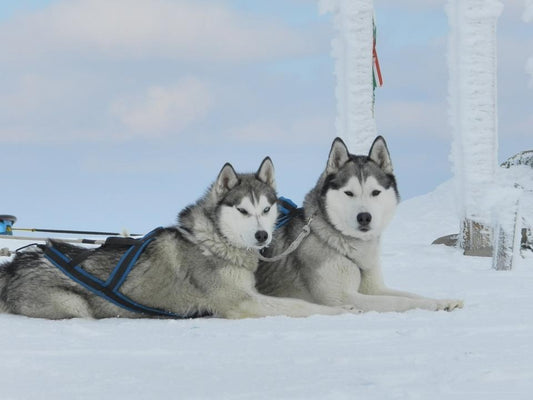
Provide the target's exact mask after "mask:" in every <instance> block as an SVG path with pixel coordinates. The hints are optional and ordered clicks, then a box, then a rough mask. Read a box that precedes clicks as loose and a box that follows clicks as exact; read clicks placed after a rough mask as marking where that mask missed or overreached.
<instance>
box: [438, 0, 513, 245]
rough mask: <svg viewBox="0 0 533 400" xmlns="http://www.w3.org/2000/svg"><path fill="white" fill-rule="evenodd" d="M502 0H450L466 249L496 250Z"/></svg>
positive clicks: (453, 109)
mask: <svg viewBox="0 0 533 400" xmlns="http://www.w3.org/2000/svg"><path fill="white" fill-rule="evenodd" d="M502 9H503V5H502V4H501V3H500V1H498V0H448V4H447V9H446V11H447V13H448V18H449V23H450V37H449V45H448V60H449V70H450V81H449V110H450V122H451V126H452V131H453V145H452V154H451V161H452V164H453V171H454V175H455V181H456V188H457V199H458V206H459V210H460V213H461V218H462V220H463V223H462V224H461V235H460V237H459V239H460V242H461V244H462V245H463V247H464V249H465V253H466V254H468V253H471V254H478V252H479V251H481V252H488V254H487V255H491V254H492V253H491V252H490V246H491V237H490V235H491V229H490V224H491V223H492V222H491V210H490V205H489V204H488V202H487V196H488V195H489V192H490V190H491V189H492V188H493V184H494V181H495V174H496V168H497V152H498V126H497V121H498V120H497V102H496V95H497V79H496V63H497V59H496V23H497V19H498V17H499V15H500V14H501V12H502Z"/></svg>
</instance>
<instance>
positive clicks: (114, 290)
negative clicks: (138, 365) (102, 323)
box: [44, 228, 198, 319]
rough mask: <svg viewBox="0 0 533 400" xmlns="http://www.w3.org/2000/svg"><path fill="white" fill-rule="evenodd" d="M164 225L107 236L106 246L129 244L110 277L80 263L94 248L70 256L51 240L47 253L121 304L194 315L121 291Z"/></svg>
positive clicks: (80, 280) (74, 275)
mask: <svg viewBox="0 0 533 400" xmlns="http://www.w3.org/2000/svg"><path fill="white" fill-rule="evenodd" d="M162 229H163V228H156V229H154V230H153V231H151V232H150V233H148V234H147V235H146V236H144V237H143V238H141V239H133V238H120V237H111V238H108V239H107V240H106V243H105V244H104V245H103V246H109V245H115V246H116V245H119V246H120V245H128V246H130V247H129V249H128V250H127V251H126V252H125V253H124V254H123V256H122V257H121V259H120V260H119V262H118V264H117V265H116V266H115V268H114V269H113V271H112V272H111V274H110V275H109V277H108V278H107V280H106V281H105V282H104V281H102V280H100V279H98V278H96V277H95V276H93V275H91V274H90V273H88V272H87V271H85V270H84V269H83V268H82V267H81V265H80V264H81V263H82V262H83V261H84V260H85V259H87V257H89V255H91V254H92V253H93V252H94V250H87V251H86V252H83V253H82V254H80V256H78V257H75V258H73V259H70V258H69V257H67V256H66V255H65V254H63V253H62V252H60V251H59V250H58V249H56V248H55V247H54V246H53V245H52V244H48V245H46V246H45V249H44V256H45V257H46V258H47V259H48V260H49V261H50V262H51V263H52V264H53V265H54V266H56V267H57V268H58V269H60V270H61V271H62V272H63V273H64V274H65V275H66V276H68V277H69V278H70V279H72V280H73V281H75V282H77V283H79V284H80V285H82V286H83V287H84V288H86V289H87V290H89V291H91V292H92V293H94V294H96V295H98V296H100V297H102V298H104V299H106V300H108V301H110V302H111V303H113V304H115V305H117V306H119V307H122V308H124V309H126V310H128V311H133V312H136V313H142V314H146V315H150V316H156V317H170V318H179V319H184V318H195V317H197V316H198V315H191V316H189V315H187V316H185V315H179V314H175V313H172V312H170V311H164V310H160V309H157V308H153V307H148V306H145V305H142V304H139V303H137V302H135V301H133V300H132V299H130V298H129V297H127V296H125V295H123V294H122V293H120V291H119V290H120V287H121V286H122V284H123V283H124V281H125V280H126V278H127V277H128V274H129V273H130V271H131V270H132V268H133V267H134V265H135V263H136V262H137V259H138V258H139V256H140V255H141V253H142V252H143V251H144V249H145V248H146V246H148V244H150V242H151V241H152V240H154V238H155V235H156V234H157V233H158V232H159V231H161V230H162Z"/></svg>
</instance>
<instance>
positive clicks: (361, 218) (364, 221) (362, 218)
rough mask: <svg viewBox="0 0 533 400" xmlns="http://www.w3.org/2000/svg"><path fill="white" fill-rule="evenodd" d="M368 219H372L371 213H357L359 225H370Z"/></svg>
mask: <svg viewBox="0 0 533 400" xmlns="http://www.w3.org/2000/svg"><path fill="white" fill-rule="evenodd" d="M370 221H372V215H370V213H367V212H363V213H359V214H357V222H359V225H361V226H368V225H370Z"/></svg>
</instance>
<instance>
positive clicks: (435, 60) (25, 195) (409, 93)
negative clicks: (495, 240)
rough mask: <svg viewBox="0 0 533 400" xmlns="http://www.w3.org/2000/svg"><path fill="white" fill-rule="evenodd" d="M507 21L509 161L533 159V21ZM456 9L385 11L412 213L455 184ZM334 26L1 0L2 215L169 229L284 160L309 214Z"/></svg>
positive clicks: (399, 168) (220, 10)
mask: <svg viewBox="0 0 533 400" xmlns="http://www.w3.org/2000/svg"><path fill="white" fill-rule="evenodd" d="M503 3H504V5H505V9H504V13H503V14H502V16H501V18H500V20H499V28H498V38H499V50H498V54H499V61H500V62H499V126H500V129H499V130H500V159H501V160H503V159H505V158H507V157H508V156H510V155H512V154H514V153H516V152H518V151H521V150H525V149H531V148H533V116H532V115H533V113H532V112H531V110H532V109H533V101H532V99H533V85H532V83H531V80H532V79H533V78H532V77H531V76H529V75H528V74H527V73H526V63H527V59H528V57H533V23H529V24H527V23H525V22H524V21H523V19H522V14H523V12H524V2H522V1H516V0H508V1H503ZM444 5H445V0H440V1H439V0H427V1H422V0H398V1H394V2H391V1H386V0H376V1H375V7H376V18H377V24H378V52H379V56H380V61H381V66H382V70H383V74H384V79H385V85H384V87H383V88H380V89H379V90H378V92H377V94H376V120H377V127H378V131H379V133H380V134H382V135H383V136H384V137H385V138H386V139H387V141H388V143H389V148H390V151H391V154H392V158H393V162H394V165H395V169H396V173H397V177H398V181H399V185H400V192H401V194H402V197H403V198H404V199H407V198H410V197H413V196H416V195H420V194H424V193H427V192H429V191H431V190H433V189H434V188H435V187H436V186H437V185H439V184H440V183H442V182H444V181H446V180H447V179H449V178H450V177H451V166H450V163H449V161H448V154H449V152H450V142H451V132H450V128H449V125H448V123H447V103H446V101H447V79H448V76H447V67H446V41H447V31H448V25H447V19H446V15H445V13H444ZM331 22H332V21H331V16H330V15H319V13H318V7H317V2H316V1H314V0H274V1H272V0H270V1H262V2H257V1H253V2H252V1H246V0H233V1H232V0H226V1H224V0H201V1H199V0H194V1H193V0H68V1H67V0H47V1H38V0H33V1H23V0H19V1H16V2H15V1H12V2H1V3H0V36H1V37H2V38H3V39H4V40H3V41H2V42H0V69H1V70H2V73H1V74H0V148H1V149H2V154H3V171H4V174H2V177H3V179H2V187H3V189H2V201H1V202H0V204H1V207H0V213H11V214H15V215H17V216H18V217H19V222H18V223H17V225H19V226H25V227H28V226H39V227H51V228H67V229H74V228H80V229H105V230H120V229H122V228H128V229H129V230H131V231H140V232H142V231H147V230H149V229H151V228H152V227H154V226H157V225H167V224H170V223H173V221H174V218H175V215H176V214H177V212H178V211H179V210H180V209H181V208H183V207H184V206H186V205H187V204H189V203H191V202H193V201H195V200H196V199H197V198H198V197H199V196H200V195H202V194H203V192H204V190H205V188H206V187H207V186H208V185H209V184H210V182H211V181H212V180H213V179H214V178H215V177H216V175H217V173H218V171H219V170H220V168H221V167H222V165H223V164H224V163H225V162H226V161H230V162H231V163H232V164H233V165H234V166H235V168H236V169H237V170H241V171H250V170H255V169H256V168H257V167H258V165H259V163H260V161H261V160H262V159H263V157H264V156H266V155H270V156H271V157H272V159H273V161H274V164H275V167H276V171H277V179H278V189H279V192H280V194H283V195H285V196H288V197H291V198H293V199H295V200H296V201H298V202H300V201H301V200H302V198H303V196H304V195H305V193H306V192H307V191H308V190H309V189H310V188H311V187H312V186H313V185H314V182H315V181H316V179H317V178H318V175H319V173H320V171H321V170H322V169H323V167H324V164H325V162H326V157H327V153H328V150H329V147H330V144H331V141H332V140H333V138H334V137H335V129H334V121H335V114H336V103H335V98H334V87H335V81H334V76H333V60H332V59H331V57H330V42H331V39H332V37H333V35H334V31H333V28H332V24H331Z"/></svg>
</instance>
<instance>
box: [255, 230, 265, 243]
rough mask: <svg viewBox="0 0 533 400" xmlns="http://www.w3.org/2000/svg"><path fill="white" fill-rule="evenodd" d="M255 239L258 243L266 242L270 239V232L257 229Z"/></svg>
mask: <svg viewBox="0 0 533 400" xmlns="http://www.w3.org/2000/svg"><path fill="white" fill-rule="evenodd" d="M255 239H256V240H257V243H264V242H266V241H267V239H268V232H267V231H257V232H255Z"/></svg>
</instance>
